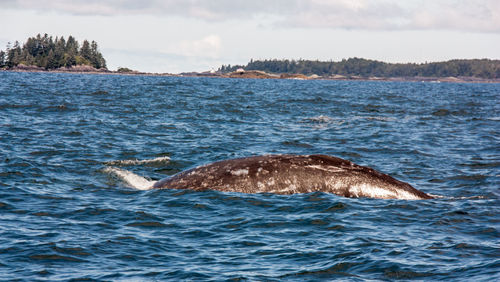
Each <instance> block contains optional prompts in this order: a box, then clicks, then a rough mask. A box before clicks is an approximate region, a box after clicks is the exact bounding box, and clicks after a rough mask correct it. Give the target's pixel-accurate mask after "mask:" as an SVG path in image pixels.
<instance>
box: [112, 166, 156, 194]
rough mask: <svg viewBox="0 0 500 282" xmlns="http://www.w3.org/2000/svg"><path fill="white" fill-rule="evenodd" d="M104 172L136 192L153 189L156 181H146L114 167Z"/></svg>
mask: <svg viewBox="0 0 500 282" xmlns="http://www.w3.org/2000/svg"><path fill="white" fill-rule="evenodd" d="M103 171H104V172H106V173H109V174H112V175H115V176H116V177H118V178H119V179H121V180H122V181H123V182H125V183H126V184H127V185H128V186H130V187H131V188H135V189H138V190H150V189H152V188H153V185H154V184H155V183H156V181H152V180H148V179H146V178H144V177H142V176H140V175H137V174H135V173H133V172H130V171H128V170H124V169H119V168H116V167H111V166H108V167H106V168H105V169H104V170H103Z"/></svg>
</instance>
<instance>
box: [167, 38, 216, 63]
mask: <svg viewBox="0 0 500 282" xmlns="http://www.w3.org/2000/svg"><path fill="white" fill-rule="evenodd" d="M221 47H222V43H221V39H220V37H219V36H217V35H208V36H205V37H203V38H201V39H199V40H190V41H187V40H184V41H182V42H180V44H179V46H178V48H176V49H177V50H180V53H181V54H182V55H184V56H187V57H205V58H218V57H219V55H220V50H221Z"/></svg>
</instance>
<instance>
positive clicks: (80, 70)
mask: <svg viewBox="0 0 500 282" xmlns="http://www.w3.org/2000/svg"><path fill="white" fill-rule="evenodd" d="M0 71H12V72H47V73H77V74H109V75H144V76H175V77H214V78H246V79H293V80H317V79H321V80H360V81H401V82H402V81H414V82H434V83H440V82H451V83H500V79H495V78H494V79H487V78H478V77H420V76H413V77H362V76H344V75H338V74H337V75H330V76H319V75H314V74H313V75H309V76H307V75H303V74H291V73H282V74H273V73H267V72H264V71H259V70H248V71H245V70H242V69H240V70H237V71H234V72H230V73H219V72H189V73H180V74H171V73H148V72H140V71H134V70H128V69H127V71H123V70H120V71H110V70H108V69H96V68H94V67H91V66H87V65H77V66H72V67H61V68H58V69H55V70H46V69H44V68H42V67H38V66H27V65H23V64H20V65H18V66H15V67H13V68H9V69H5V68H4V69H0Z"/></svg>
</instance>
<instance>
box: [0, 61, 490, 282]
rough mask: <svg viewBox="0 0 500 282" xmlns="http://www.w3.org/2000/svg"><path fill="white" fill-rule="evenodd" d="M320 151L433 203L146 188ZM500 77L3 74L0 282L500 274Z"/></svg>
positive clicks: (0, 103) (444, 277)
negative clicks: (227, 166) (205, 168)
mask: <svg viewBox="0 0 500 282" xmlns="http://www.w3.org/2000/svg"><path fill="white" fill-rule="evenodd" d="M263 154H326V155H333V156H337V157H341V158H344V159H348V160H351V161H353V162H355V163H357V164H359V165H364V166H369V167H372V168H374V169H376V170H379V171H381V172H384V173H386V174H389V175H391V176H393V177H395V178H396V179H399V180H401V181H404V182H408V183H410V184H411V185H412V186H414V187H416V188H417V189H419V190H422V191H424V192H426V193H429V194H432V195H434V196H435V197H436V198H435V199H432V200H382V199H371V198H344V197H340V196H337V195H333V194H328V193H322V192H314V193H308V194H294V195H276V194H270V193H267V194H266V193H261V194H242V193H229V192H219V191H204V192H199V191H198V192H197V191H191V190H173V189H172V190H171V189H162V190H158V189H153V190H148V189H145V190H144V188H145V186H147V185H148V184H150V183H153V182H154V181H157V180H159V179H162V178H164V177H168V176H170V175H173V174H176V173H178V172H180V171H183V170H186V169H189V168H193V167H196V166H199V165H203V164H207V163H210V162H214V161H219V160H225V159H231V158H238V157H248V156H255V155H263ZM499 188H500V84H480V83H469V84H462V83H432V82H383V81H332V80H280V79H266V80H258V79H225V78H196V77H162V76H127V75H95V74H69V73H22V72H20V73H17V72H7V71H3V72H0V280H2V281H166V280H167V281H393V280H412V281H435V280H443V281H499V280H500V215H499V211H500V189H499Z"/></svg>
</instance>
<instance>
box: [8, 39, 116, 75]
mask: <svg viewBox="0 0 500 282" xmlns="http://www.w3.org/2000/svg"><path fill="white" fill-rule="evenodd" d="M20 64H24V65H27V66H38V67H42V68H45V69H57V68H60V67H71V66H76V65H88V66H92V67H94V68H96V69H101V68H103V69H106V60H105V59H104V57H103V56H102V54H101V52H99V47H98V46H97V43H96V42H95V41H92V42H89V41H87V40H84V41H83V43H82V44H81V45H80V44H79V43H78V41H77V40H76V39H75V38H74V37H73V36H71V35H70V36H69V37H68V39H67V40H66V39H64V37H63V36H61V37H56V38H55V39H54V38H53V37H52V36H49V35H47V34H45V35H43V36H42V35H40V34H38V35H37V36H35V37H30V38H28V40H26V42H25V43H24V44H23V45H22V46H21V44H20V43H19V42H18V41H16V42H14V45H12V44H11V43H8V44H7V49H6V50H5V51H2V50H0V67H7V68H12V67H15V66H17V65H20Z"/></svg>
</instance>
